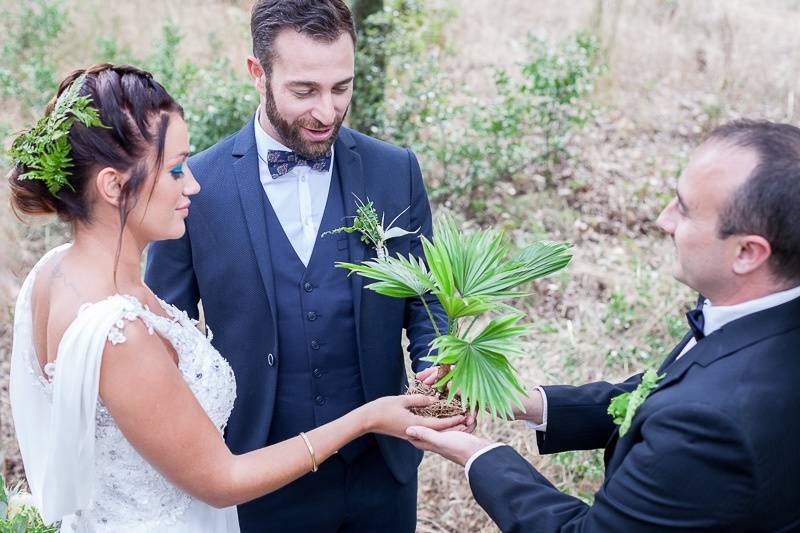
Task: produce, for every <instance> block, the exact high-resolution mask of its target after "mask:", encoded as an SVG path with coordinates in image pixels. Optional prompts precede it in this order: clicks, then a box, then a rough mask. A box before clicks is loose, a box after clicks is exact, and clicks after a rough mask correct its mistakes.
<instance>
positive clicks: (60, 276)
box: [50, 258, 83, 298]
mask: <svg viewBox="0 0 800 533" xmlns="http://www.w3.org/2000/svg"><path fill="white" fill-rule="evenodd" d="M61 261H63V258H61V259H59V260H58V262H57V263H56V265H55V266H54V267H53V271H52V272H51V273H50V287H51V288H52V286H53V284H55V282H56V280H58V281H60V282H61V283H63V284H64V286H65V287H67V288H68V289H69V290H71V291H72V292H73V293H74V294H75V296H77V297H78V298H82V297H83V295H82V294H81V291H80V289H78V287H77V286H76V285H75V284H74V283H73V282H72V281H71V280H70V279H69V278H68V277H67V276H66V274H65V273H64V271H63V270H62V269H61Z"/></svg>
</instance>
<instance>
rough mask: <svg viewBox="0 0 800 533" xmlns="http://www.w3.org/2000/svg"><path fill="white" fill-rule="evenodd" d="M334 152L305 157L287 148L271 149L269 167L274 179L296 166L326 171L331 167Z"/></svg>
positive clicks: (268, 155) (268, 156)
mask: <svg viewBox="0 0 800 533" xmlns="http://www.w3.org/2000/svg"><path fill="white" fill-rule="evenodd" d="M332 159H333V153H332V152H331V151H330V150H328V153H327V154H325V155H323V156H321V157H318V158H316V159H305V158H304V157H302V156H299V155H297V154H296V153H294V152H287V151H285V150H270V151H269V152H268V153H267V160H266V163H267V167H268V168H269V173H270V174H271V175H272V179H277V178H280V177H281V176H285V175H286V174H288V173H289V172H291V170H292V169H293V168H294V167H300V166H306V167H309V168H310V169H311V170H316V171H317V172H325V171H327V170H328V169H330V168H331V160H332Z"/></svg>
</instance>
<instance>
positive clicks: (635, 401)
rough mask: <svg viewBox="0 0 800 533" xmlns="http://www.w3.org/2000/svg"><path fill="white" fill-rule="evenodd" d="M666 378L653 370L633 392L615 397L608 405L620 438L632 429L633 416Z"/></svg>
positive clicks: (648, 372)
mask: <svg viewBox="0 0 800 533" xmlns="http://www.w3.org/2000/svg"><path fill="white" fill-rule="evenodd" d="M663 377H664V374H661V375H660V376H659V375H658V374H657V373H656V371H655V370H653V369H652V368H651V369H650V370H648V371H647V372H645V373H644V376H642V382H641V383H639V386H638V387H636V388H635V389H634V390H633V392H626V393H624V394H620V395H619V396H615V397H614V398H613V399H612V400H611V403H610V404H608V414H610V415H611V416H612V417H613V418H614V423H615V424H617V425H618V426H619V436H620V437H622V436H623V435H625V433H627V432H628V430H629V429H630V427H631V421H632V420H633V415H635V414H636V410H637V409H639V406H640V405H642V404H643V403H644V401H645V400H646V399H647V397H648V396H650V393H651V392H653V391H654V390H655V388H656V387H657V386H658V382H659V381H661V379H662V378H663Z"/></svg>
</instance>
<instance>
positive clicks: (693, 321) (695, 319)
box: [686, 309, 706, 342]
mask: <svg viewBox="0 0 800 533" xmlns="http://www.w3.org/2000/svg"><path fill="white" fill-rule="evenodd" d="M686 320H687V321H688V322H689V327H690V328H691V329H692V334H693V335H694V339H695V340H696V341H697V342H700V341H701V340H702V339H703V337H705V336H706V334H705V333H704V332H703V327H704V326H705V323H706V319H705V317H704V316H703V310H702V309H692V310H691V311H689V312H688V313H686Z"/></svg>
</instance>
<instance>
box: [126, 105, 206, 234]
mask: <svg viewBox="0 0 800 533" xmlns="http://www.w3.org/2000/svg"><path fill="white" fill-rule="evenodd" d="M188 157H189V132H188V130H187V127H186V122H185V121H184V120H183V119H182V118H181V117H180V115H177V114H172V115H170V121H169V126H168V127H167V132H166V136H165V142H164V162H163V164H162V165H161V168H160V169H159V171H158V173H157V174H156V175H154V176H152V177H151V178H149V181H148V182H147V183H145V184H144V187H142V189H141V191H140V192H139V194H140V195H141V198H140V199H139V201H138V202H136V207H135V208H134V209H133V210H132V211H131V212H130V214H129V216H128V224H130V230H131V231H134V232H135V233H136V234H137V238H138V239H139V240H142V241H147V242H149V241H159V240H165V239H177V238H180V237H181V236H183V234H184V232H185V231H186V225H185V223H184V219H185V218H186V217H187V216H188V214H189V204H190V203H191V202H190V200H189V197H190V196H192V195H193V194H197V193H198V192H199V191H200V185H199V184H198V183H197V181H196V180H195V179H194V176H193V175H192V172H191V171H190V170H189V166H188V165H187V164H186V159H187V158H188ZM150 180H155V185H154V184H153V182H152V181H150ZM151 191H152V193H151Z"/></svg>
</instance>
